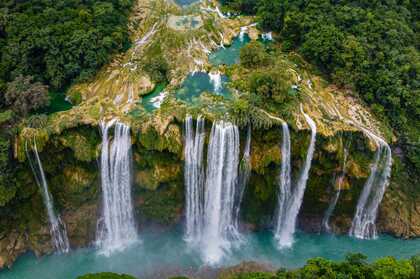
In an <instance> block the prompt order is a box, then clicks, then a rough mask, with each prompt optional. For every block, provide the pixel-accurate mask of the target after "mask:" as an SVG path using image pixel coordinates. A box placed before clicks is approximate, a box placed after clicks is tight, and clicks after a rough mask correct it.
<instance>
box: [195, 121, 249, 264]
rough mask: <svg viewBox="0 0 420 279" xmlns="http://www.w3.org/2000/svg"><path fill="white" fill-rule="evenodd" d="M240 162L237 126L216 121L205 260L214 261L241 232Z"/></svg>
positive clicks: (208, 180)
mask: <svg viewBox="0 0 420 279" xmlns="http://www.w3.org/2000/svg"><path fill="white" fill-rule="evenodd" d="M238 165H239V130H238V127H237V126H235V125H233V124H231V123H228V122H224V121H218V122H215V123H214V124H213V128H212V131H211V135H210V142H209V147H208V154H207V172H206V183H205V195H204V199H205V201H204V212H203V236H202V241H201V249H202V253H203V259H204V260H205V262H207V263H210V264H214V263H217V262H219V261H220V259H221V258H222V257H223V255H224V254H225V252H226V251H229V249H230V247H231V246H232V245H233V242H234V241H237V240H239V239H240V238H241V237H240V234H239V232H238V229H237V227H236V226H235V225H236V224H235V222H234V214H235V207H234V205H235V193H236V192H237V190H236V187H237V182H238Z"/></svg>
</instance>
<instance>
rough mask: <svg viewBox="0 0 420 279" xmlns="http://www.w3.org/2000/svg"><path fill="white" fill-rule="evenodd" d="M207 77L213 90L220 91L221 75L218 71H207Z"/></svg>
mask: <svg viewBox="0 0 420 279" xmlns="http://www.w3.org/2000/svg"><path fill="white" fill-rule="evenodd" d="M209 78H210V82H211V84H212V85H213V89H214V92H216V93H220V92H221V91H222V75H221V74H220V72H215V73H209Z"/></svg>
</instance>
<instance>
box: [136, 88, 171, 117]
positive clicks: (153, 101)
mask: <svg viewBox="0 0 420 279" xmlns="http://www.w3.org/2000/svg"><path fill="white" fill-rule="evenodd" d="M165 87H166V84H165V83H161V84H158V85H156V87H155V88H154V89H153V91H152V92H150V93H149V94H147V95H145V96H143V97H142V99H141V105H142V106H143V108H144V109H145V110H146V111H147V112H152V111H154V110H156V109H158V108H159V107H160V105H161V104H162V101H163V99H164V97H165V93H164V89H165Z"/></svg>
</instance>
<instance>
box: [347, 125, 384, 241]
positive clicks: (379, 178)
mask: <svg viewBox="0 0 420 279" xmlns="http://www.w3.org/2000/svg"><path fill="white" fill-rule="evenodd" d="M363 131H364V132H365V133H366V134H367V135H368V137H369V138H371V139H372V140H373V141H374V142H375V144H376V145H377V150H376V153H375V159H374V162H373V164H372V167H371V171H370V175H369V178H368V179H367V181H366V183H365V185H364V186H363V190H362V193H361V195H360V197H359V200H358V202H357V208H356V213H355V215H354V217H353V222H352V225H351V228H350V232H349V234H350V235H351V236H354V237H357V238H362V239H371V238H376V237H377V232H376V225H375V222H376V216H377V214H378V208H379V204H380V203H381V201H382V198H383V196H384V193H385V190H386V188H387V186H388V183H389V177H390V174H391V166H392V154H391V148H390V147H389V145H388V144H387V143H386V142H385V141H384V140H383V139H381V138H379V137H378V136H376V135H374V134H372V133H371V132H370V131H368V130H366V129H363Z"/></svg>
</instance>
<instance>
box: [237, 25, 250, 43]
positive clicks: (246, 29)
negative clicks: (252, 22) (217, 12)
mask: <svg viewBox="0 0 420 279" xmlns="http://www.w3.org/2000/svg"><path fill="white" fill-rule="evenodd" d="M247 31H248V26H242V27H241V31H240V32H239V40H240V41H241V42H243V41H244V39H245V33H246V32H247Z"/></svg>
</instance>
